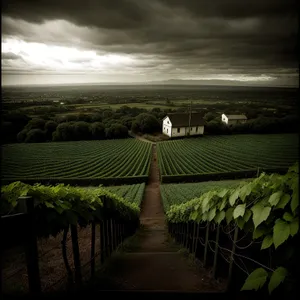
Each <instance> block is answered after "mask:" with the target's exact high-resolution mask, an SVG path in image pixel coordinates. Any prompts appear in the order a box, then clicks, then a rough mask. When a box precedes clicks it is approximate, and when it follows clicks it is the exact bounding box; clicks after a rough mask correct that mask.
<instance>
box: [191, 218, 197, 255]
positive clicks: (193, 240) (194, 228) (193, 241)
mask: <svg viewBox="0 0 300 300" xmlns="http://www.w3.org/2000/svg"><path fill="white" fill-rule="evenodd" d="M195 235H196V222H193V236H192V248H191V249H192V250H191V252H192V253H194V245H195V238H196V237H195Z"/></svg>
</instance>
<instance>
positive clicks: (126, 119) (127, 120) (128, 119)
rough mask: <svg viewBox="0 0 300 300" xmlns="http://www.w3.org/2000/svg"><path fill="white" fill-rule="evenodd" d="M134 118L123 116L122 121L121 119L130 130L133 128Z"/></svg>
mask: <svg viewBox="0 0 300 300" xmlns="http://www.w3.org/2000/svg"><path fill="white" fill-rule="evenodd" d="M133 120H134V118H132V117H123V118H121V120H120V121H121V124H122V125H124V126H126V127H127V129H128V130H129V129H131V126H132V122H133Z"/></svg>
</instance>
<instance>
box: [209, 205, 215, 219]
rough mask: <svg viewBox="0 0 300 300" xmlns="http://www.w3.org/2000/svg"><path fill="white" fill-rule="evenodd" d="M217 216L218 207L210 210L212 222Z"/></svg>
mask: <svg viewBox="0 0 300 300" xmlns="http://www.w3.org/2000/svg"><path fill="white" fill-rule="evenodd" d="M215 216H216V208H213V209H211V210H210V211H209V212H208V221H209V222H210V221H211V220H213V218H214V217H215Z"/></svg>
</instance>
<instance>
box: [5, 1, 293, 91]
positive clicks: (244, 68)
mask: <svg viewBox="0 0 300 300" xmlns="http://www.w3.org/2000/svg"><path fill="white" fill-rule="evenodd" d="M296 2H297V1H292V0H52V1H51V0H32V1H26V0H3V1H2V84H3V85H7V84H33V83H36V84H46V83H51V84H53V83H81V82H82V83H87V82H90V83H97V82H118V83H122V82H146V81H157V80H168V79H206V80H207V79H210V80H212V82H213V80H220V79H221V80H223V79H224V80H230V82H232V84H233V85H234V84H236V83H241V82H242V83H246V84H250V85H251V84H253V85H256V84H262V85H288V86H298V59H297V51H296V43H297V34H298V16H297V13H298V8H297V4H296Z"/></svg>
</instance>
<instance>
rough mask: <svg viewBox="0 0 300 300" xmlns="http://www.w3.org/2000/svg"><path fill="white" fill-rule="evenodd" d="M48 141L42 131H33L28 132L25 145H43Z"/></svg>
mask: <svg viewBox="0 0 300 300" xmlns="http://www.w3.org/2000/svg"><path fill="white" fill-rule="evenodd" d="M45 141H46V134H45V132H44V131H43V130H41V129H31V130H29V131H28V133H27V135H26V138H25V143H42V142H45Z"/></svg>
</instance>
